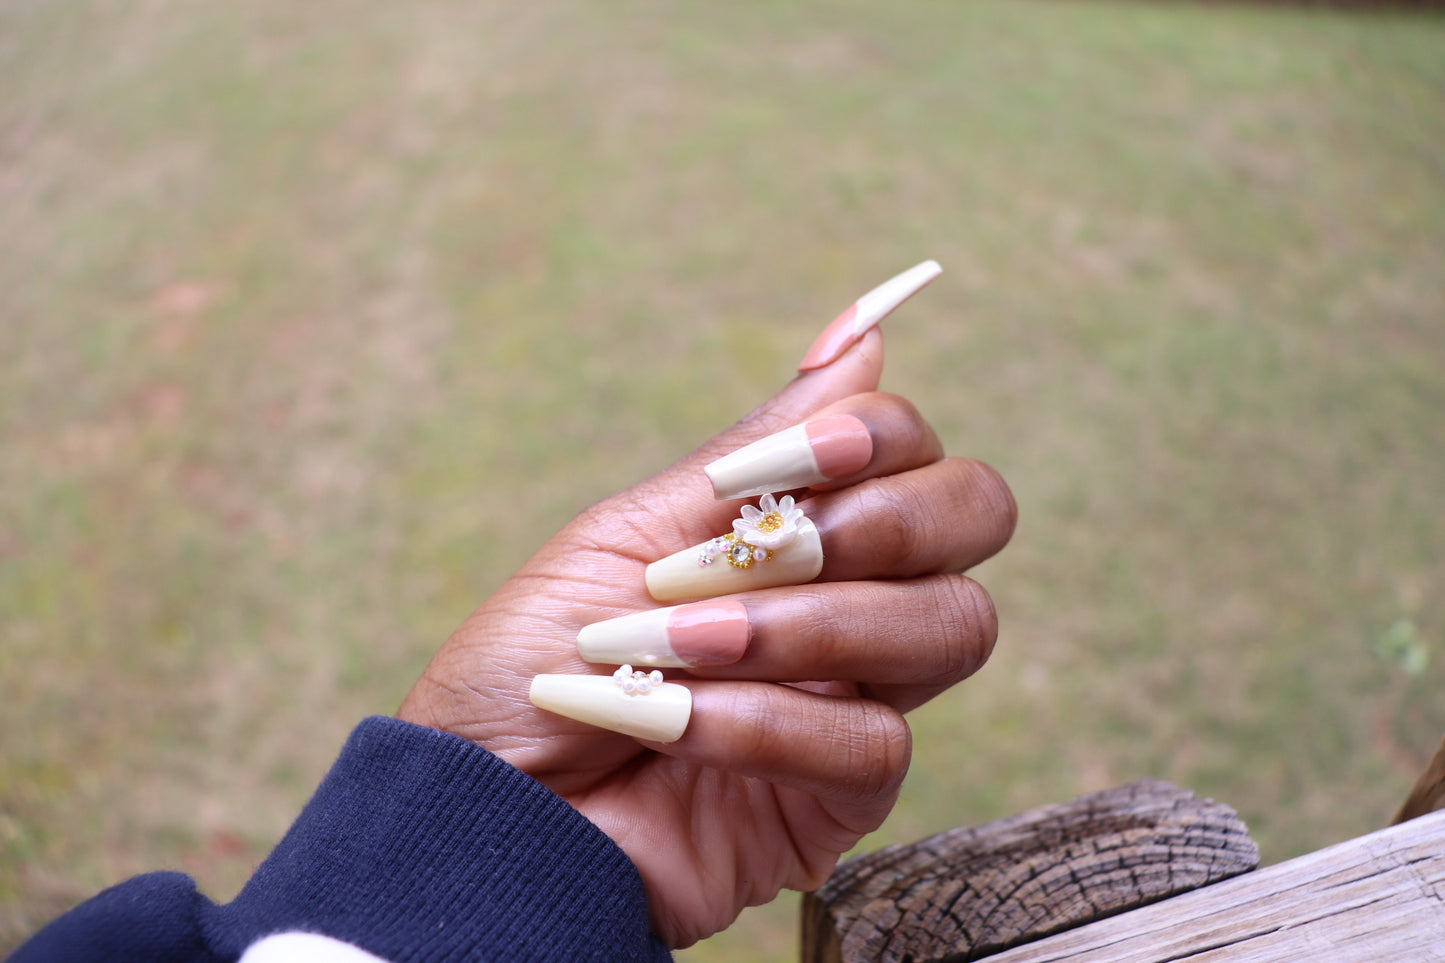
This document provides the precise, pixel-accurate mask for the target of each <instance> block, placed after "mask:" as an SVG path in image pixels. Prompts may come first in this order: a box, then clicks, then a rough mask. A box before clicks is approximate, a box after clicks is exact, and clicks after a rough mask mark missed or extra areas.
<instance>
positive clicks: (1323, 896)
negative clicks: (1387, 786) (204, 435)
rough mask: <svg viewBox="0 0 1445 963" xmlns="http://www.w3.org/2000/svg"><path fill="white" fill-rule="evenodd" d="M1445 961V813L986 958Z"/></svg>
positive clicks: (1108, 962)
mask: <svg viewBox="0 0 1445 963" xmlns="http://www.w3.org/2000/svg"><path fill="white" fill-rule="evenodd" d="M1442 958H1445V811H1437V812H1433V813H1429V814H1427V815H1424V816H1420V817H1418V818H1416V819H1412V820H1410V821H1409V822H1405V823H1401V824H1400V825H1398V826H1392V827H1390V828H1388V829H1382V830H1380V831H1379V832H1376V833H1371V834H1370V835H1368V836H1361V837H1360V838H1358V839H1352V840H1349V841H1348V842H1344V843H1340V844H1338V845H1335V846H1331V847H1329V848H1328V849H1322V850H1320V851H1319V852H1315V853H1310V854H1309V855H1306V856H1301V857H1299V858H1298V859H1292V860H1290V861H1288V862H1285V863H1279V864H1277V865H1274V866H1270V867H1267V868H1265V869H1261V870H1258V871H1257V872H1254V873H1250V874H1248V875H1246V876H1241V877H1238V878H1236V879H1231V880H1228V881H1227V882H1223V883H1216V884H1215V885H1213V886H1209V887H1206V888H1205V889H1201V890H1197V891H1195V892H1192V893H1187V894H1185V895H1183V896H1179V897H1176V898H1174V899H1171V900H1169V901H1167V902H1164V903H1157V904H1155V905H1153V906H1147V907H1144V908H1143V909H1137V910H1134V911H1132V912H1130V913H1126V914H1124V915H1122V916H1115V917H1113V918H1111V919H1107V920H1102V921H1100V922H1097V923H1090V924H1089V925H1087V926H1081V927H1079V928H1078V929H1074V930H1070V931H1068V932H1065V933H1059V934H1057V935H1054V936H1050V937H1047V938H1045V939H1042V940H1039V941H1037V942H1034V943H1029V944H1027V945H1024V946H1018V947H1015V948H1013V949H1010V950H1006V951H1004V952H1002V953H999V954H997V955H995V956H990V957H989V958H988V963H1060V961H1068V963H1165V961H1170V963H1179V961H1191V963H1205V961H1223V960H1228V961H1229V963H1286V961H1289V963H1293V961H1298V960H1307V959H1308V960H1314V959H1318V960H1329V961H1330V963H1367V961H1368V963H1376V961H1383V960H1389V961H1391V963H1400V961H1423V960H1440V959H1442Z"/></svg>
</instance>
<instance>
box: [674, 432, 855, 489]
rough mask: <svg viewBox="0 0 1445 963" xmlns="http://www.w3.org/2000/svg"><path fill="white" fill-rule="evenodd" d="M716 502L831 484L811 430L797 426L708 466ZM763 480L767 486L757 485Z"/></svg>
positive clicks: (727, 455) (754, 443)
mask: <svg viewBox="0 0 1445 963" xmlns="http://www.w3.org/2000/svg"><path fill="white" fill-rule="evenodd" d="M703 471H705V472H707V477H708V480H710V481H711V482H712V490H713V495H714V497H716V498H751V497H752V496H754V495H763V494H766V493H768V492H779V491H787V490H788V489H790V488H806V487H807V486H808V485H816V484H817V483H818V482H821V481H827V479H826V477H824V475H823V473H822V472H821V471H819V470H818V459H817V458H816V457H815V456H814V455H813V446H812V445H810V444H809V443H808V426H807V425H794V426H793V427H791V428H785V429H784V430H782V431H780V432H778V433H777V434H774V435H769V436H768V437H766V438H760V439H758V440H757V441H755V442H753V443H752V444H751V445H746V446H744V447H742V448H739V449H738V450H737V451H734V452H730V453H729V454H726V455H723V456H722V457H721V458H719V459H718V460H717V461H715V462H713V463H712V464H710V465H708V466H707V467H706V468H704V469H703ZM759 478H761V479H762V480H763V484H761V485H758V484H756V482H757V480H758V479H759Z"/></svg>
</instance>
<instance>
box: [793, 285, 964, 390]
mask: <svg viewBox="0 0 1445 963" xmlns="http://www.w3.org/2000/svg"><path fill="white" fill-rule="evenodd" d="M942 273H943V268H941V267H939V266H938V262H937V261H924V262H923V263H922V264H916V265H914V266H913V267H911V268H909V269H908V270H907V271H904V272H903V273H902V274H900V275H898V276H897V277H893V278H890V279H889V280H887V281H884V282H883V283H882V284H880V285H878V286H877V287H876V288H874V289H873V290H871V291H869V292H868V293H867V294H865V295H863V296H862V297H861V298H859V299H858V300H857V301H855V302H853V303H852V304H851V305H849V306H848V308H847V309H846V310H845V311H844V312H843V313H842V314H840V315H838V316H837V317H836V318H834V319H833V323H832V324H829V325H828V327H827V328H825V329H824V330H823V333H822V334H820V335H818V339H817V340H816V341H814V342H813V344H812V347H810V348H808V353H807V354H805V355H803V361H802V363H801V364H799V365H798V370H799V371H812V370H814V369H815V368H824V367H827V366H828V365H830V364H832V363H833V362H834V361H837V360H838V359H839V358H840V357H842V356H843V353H844V352H845V351H847V350H848V349H849V348H851V347H852V346H853V345H854V344H855V343H856V342H857V341H858V339H859V338H861V337H863V335H865V334H867V333H868V329H870V328H872V327H873V326H874V325H876V324H877V323H878V322H879V321H882V320H883V319H884V318H886V317H888V315H889V314H891V313H893V309H894V308H896V307H898V306H899V305H900V304H902V303H903V302H904V301H907V300H908V299H909V298H910V297H912V296H913V295H914V294H917V293H918V291H919V290H921V289H922V288H923V286H924V285H926V284H927V283H928V282H929V281H932V280H933V279H934V278H936V277H938V276H939V275H940V274H942Z"/></svg>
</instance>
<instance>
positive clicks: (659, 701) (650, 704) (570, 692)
mask: <svg viewBox="0 0 1445 963" xmlns="http://www.w3.org/2000/svg"><path fill="white" fill-rule="evenodd" d="M622 668H623V669H627V670H628V673H627V674H628V675H633V674H637V675H641V673H632V667H631V666H623V667H622ZM658 674H659V675H661V673H658ZM622 676H623V672H622V669H619V670H618V671H617V673H616V674H614V675H611V676H606V675H539V676H534V677H533V679H532V687H531V689H530V691H529V692H528V698H530V699H531V700H532V705H534V706H536V707H537V708H538V709H545V710H547V711H548V712H555V713H557V715H559V716H566V717H567V718H568V719H575V720H577V721H578V722H585V723H587V724H588V725H590V726H597V727H599V728H602V729H606V730H608V731H609V732H620V733H622V734H623V735H624V736H633V737H634V738H637V739H650V740H652V741H654V742H676V741H677V740H678V739H680V738H682V734H683V732H685V731H686V730H687V723H688V721H689V720H690V719H691V718H692V691H691V690H690V689H688V688H687V686H683V685H677V684H675V683H672V682H657V683H648V684H647V686H646V688H642V689H641V691H639V687H637V686H634V687H633V688H632V689H631V690H630V691H628V690H625V689H624V688H623V682H622V678H621V677H622ZM642 681H646V680H645V679H644V680H642Z"/></svg>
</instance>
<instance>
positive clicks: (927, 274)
mask: <svg viewBox="0 0 1445 963" xmlns="http://www.w3.org/2000/svg"><path fill="white" fill-rule="evenodd" d="M942 273H943V268H942V267H941V266H940V265H939V263H938V262H937V261H924V262H923V263H922V264H915V265H914V266H913V267H911V268H909V269H908V270H906V271H904V272H903V273H902V274H899V275H897V276H895V277H892V278H889V279H888V280H887V281H884V282H883V283H882V284H880V285H878V286H877V287H876V288H874V289H873V290H871V291H869V292H868V293H867V294H865V295H863V296H862V297H861V298H859V299H858V315H857V320H856V321H855V322H854V330H855V331H858V332H862V331H866V330H867V329H868V328H870V327H872V326H873V325H875V324H877V323H878V322H879V321H880V320H881V319H882V318H883V317H885V316H886V315H888V314H889V313H890V312H891V311H893V309H894V308H896V307H898V306H899V305H900V304H902V303H903V302H904V301H907V300H908V299H909V298H911V297H912V296H913V295H915V294H917V293H918V291H919V290H920V289H921V288H922V287H923V286H924V285H926V284H928V283H929V282H930V281H932V280H933V279H934V278H936V277H938V276H939V275H940V274H942Z"/></svg>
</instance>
